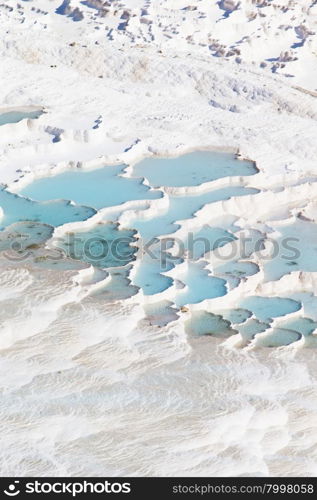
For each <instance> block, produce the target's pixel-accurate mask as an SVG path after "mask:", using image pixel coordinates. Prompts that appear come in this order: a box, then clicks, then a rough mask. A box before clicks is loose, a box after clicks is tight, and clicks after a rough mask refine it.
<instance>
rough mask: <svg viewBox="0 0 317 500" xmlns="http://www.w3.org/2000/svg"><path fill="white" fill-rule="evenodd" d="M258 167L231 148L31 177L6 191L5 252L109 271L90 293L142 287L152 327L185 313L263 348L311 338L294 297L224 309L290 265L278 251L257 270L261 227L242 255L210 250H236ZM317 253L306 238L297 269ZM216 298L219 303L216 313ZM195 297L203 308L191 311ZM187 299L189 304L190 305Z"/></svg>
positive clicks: (248, 300) (202, 328) (206, 330)
mask: <svg viewBox="0 0 317 500" xmlns="http://www.w3.org/2000/svg"><path fill="white" fill-rule="evenodd" d="M257 172H258V170H257V168H256V166H255V164H254V163H253V162H250V161H246V160H244V161H240V160H237V159H235V157H234V155H233V154H229V153H218V152H217V153H214V152H206V151H204V152H196V153H190V154H186V155H184V156H180V157H177V158H148V159H145V160H142V161H140V163H138V164H135V165H133V166H132V167H130V168H129V169H128V168H127V166H126V165H112V166H104V167H101V168H98V169H95V170H83V169H79V168H77V169H73V170H71V171H67V172H64V173H59V174H57V175H51V176H49V177H42V178H39V179H36V180H34V181H33V182H31V183H29V184H27V185H25V186H24V187H22V188H21V189H20V191H19V192H18V194H14V193H11V192H10V191H9V190H8V189H6V188H2V190H1V191H0V206H1V210H2V212H1V214H2V217H1V227H2V233H1V238H0V243H1V248H2V250H10V251H11V250H12V249H13V250H14V245H15V247H16V248H17V244H18V245H20V246H21V245H22V246H21V248H22V250H21V251H20V253H21V252H22V251H25V252H27V256H28V258H31V259H33V263H34V264H36V265H37V266H38V267H42V268H44V267H46V268H48V269H53V268H55V269H80V268H81V267H82V268H85V267H87V266H92V267H93V268H95V269H98V270H100V271H102V272H105V273H107V276H108V277H109V278H108V279H107V280H105V281H104V282H101V283H100V286H98V287H96V290H95V291H94V292H92V296H94V297H96V298H98V300H104V301H106V302H109V301H113V300H125V299H128V298H130V297H133V296H135V295H138V294H139V296H140V298H141V297H142V296H143V297H144V298H146V297H148V298H151V302H150V303H148V304H147V303H146V302H145V303H144V314H145V318H148V321H149V322H150V323H151V324H155V325H161V326H162V325H166V324H168V323H169V322H171V321H178V319H179V317H180V311H183V310H184V311H186V312H187V319H186V331H187V332H190V333H191V334H193V335H214V336H216V337H221V338H227V337H229V336H232V335H236V336H238V335H239V336H240V337H239V338H240V345H241V346H242V347H243V346H246V345H248V344H249V343H250V342H253V341H256V343H257V345H263V346H269V347H273V346H276V345H288V344H290V343H292V342H296V341H297V340H298V339H299V338H301V337H302V336H306V337H307V336H310V335H312V334H313V332H314V330H315V327H316V324H317V323H315V322H314V320H312V319H310V318H302V317H301V316H300V311H301V302H300V301H296V300H294V299H291V298H288V297H284V296H278V295H276V294H275V296H258V295H252V294H248V295H247V296H244V295H242V298H240V299H239V300H237V301H236V307H226V296H227V295H228V294H229V293H230V292H231V291H232V290H235V289H238V288H239V287H243V285H244V283H245V282H246V280H248V279H249V278H251V277H253V276H256V275H257V274H258V273H260V272H262V271H261V269H262V267H263V269H264V272H265V274H266V275H267V276H268V277H270V278H271V279H277V278H278V277H280V276H283V275H284V274H286V272H287V271H288V269H289V267H290V266H291V263H289V262H284V261H282V260H281V257H280V255H279V256H278V258H277V259H276V260H274V259H272V260H270V261H265V262H264V265H263V266H262V267H261V265H259V262H258V260H257V259H255V258H254V256H255V253H256V249H259V248H262V245H263V242H265V239H266V235H265V233H264V232H263V225H262V226H260V228H259V230H257V229H250V230H249V233H248V236H249V238H248V241H247V244H246V245H245V246H244V255H242V254H241V252H240V253H239V252H237V251H233V252H229V253H228V252H227V254H226V255H229V257H228V256H226V257H222V258H221V257H219V255H218V254H219V252H220V251H221V249H222V248H223V249H224V250H228V248H229V249H230V245H232V249H233V250H234V249H235V248H239V245H240V243H241V238H242V233H241V231H240V226H239V217H240V216H239V215H236V210H237V213H238V214H239V211H240V212H241V211H242V213H243V207H244V203H246V206H247V204H250V203H251V200H253V199H256V197H257V195H258V193H259V192H260V190H259V189H258V188H256V187H255V185H252V184H251V183H250V179H252V176H255V174H256V173H257ZM145 179H146V180H145ZM220 179H222V184H221V186H220V187H219V180H220ZM214 182H217V184H214ZM167 188H169V189H172V188H173V189H172V190H171V191H170V190H169V189H167ZM178 188H182V190H180V191H179V192H178V191H177V189H178ZM186 188H188V189H189V193H188V194H186ZM184 189H185V190H184ZM244 200H245V201H244ZM226 203H228V205H226ZM124 204H125V205H124ZM131 204H132V205H131ZM133 204H134V205H133ZM135 204H137V205H135ZM135 206H136V207H137V211H135V209H134V208H133V207H135ZM227 206H228V207H229V208H226V207H227ZM112 207H116V208H115V209H114V210H111V209H112ZM236 207H237V209H236ZM241 207H242V208H241ZM103 209H110V211H109V210H108V212H107V210H106V211H105V212H104V213H103V212H102V210H103ZM214 210H215V214H214ZM248 210H249V209H246V215H245V216H247V213H248ZM200 212H201V213H203V214H204V216H203V218H202V216H201V214H200ZM122 217H123V219H122ZM121 219H122V220H124V223H123V222H121ZM187 224H189V226H188V227H189V229H188V230H185V229H184V228H186V227H187V226H186V225H187ZM28 228H29V233H30V234H28V235H26V236H25V233H26V232H27V231H28ZM302 228H303V232H304V234H305V231H306V232H309V233H310V232H311V230H312V228H311V227H310V226H309V223H306V222H296V223H294V224H293V225H287V224H286V225H284V226H282V227H281V228H278V229H279V232H278V233H277V234H278V238H280V239H281V238H282V237H283V235H284V236H287V237H293V236H294V235H295V234H297V233H298V231H301V229H302ZM56 229H58V234H57V233H56V232H55V231H56ZM278 238H277V239H278ZM47 245H48V247H47V248H48V249H49V250H50V251H54V250H55V251H56V252H59V257H58V258H57V256H56V255H57V254H56V253H55V254H54V253H53V254H52V255H50V253H49V252H48V253H47V252H46V253H45V252H44V249H45V248H46V246H47ZM234 245H236V247H235V246H234ZM313 251H314V248H313V247H310V246H309V245H308V246H306V248H305V251H304V252H303V253H302V257H301V259H300V258H298V259H297V261H296V263H295V262H293V263H292V265H293V267H294V268H296V269H297V268H298V269H300V268H301V269H305V268H309V269H310V268H311V265H310V267H309V264H305V262H306V261H307V262H308V261H309V259H310V257H311V254H312V253H313ZM216 254H217V257H216V258H215V255H216ZM61 255H62V256H63V259H64V260H63V259H61V257H60V256H61ZM210 259H211V260H210ZM305 259H306V260H305ZM76 263H77V264H76ZM214 300H215V301H216V302H215V304H218V302H219V301H221V300H222V302H219V304H220V307H219V306H217V307H216V308H215V309H214V310H213V308H212V304H213V301H214ZM217 301H218V302H217ZM200 304H204V305H203V308H202V310H197V306H199V305H200ZM191 305H195V306H196V309H195V310H193V311H190V310H189V309H188V308H189V307H190V306H191ZM205 307H206V309H204V308H205ZM210 308H211V309H210ZM294 314H295V316H294ZM296 314H298V316H296Z"/></svg>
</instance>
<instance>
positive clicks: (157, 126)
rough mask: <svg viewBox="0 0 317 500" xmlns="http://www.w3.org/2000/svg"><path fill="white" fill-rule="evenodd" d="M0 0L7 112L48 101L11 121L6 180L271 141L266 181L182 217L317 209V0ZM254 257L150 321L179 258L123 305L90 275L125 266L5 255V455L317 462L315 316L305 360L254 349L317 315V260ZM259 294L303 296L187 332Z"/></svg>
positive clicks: (0, 143) (313, 465) (132, 463)
mask: <svg viewBox="0 0 317 500" xmlns="http://www.w3.org/2000/svg"><path fill="white" fill-rule="evenodd" d="M0 2H1V3H0V28H1V40H0V57H1V65H0V77H1V86H0V95H1V98H0V116H1V114H2V113H4V112H6V111H7V110H8V109H9V108H10V109H13V108H14V109H16V108H18V109H21V108H25V107H27V109H30V107H32V109H33V108H34V107H35V108H36V109H37V108H38V107H42V108H43V109H44V111H45V113H44V114H43V115H41V116H40V117H39V118H38V119H36V120H23V121H20V122H19V123H16V124H6V125H2V126H0V183H1V184H2V183H4V184H7V185H8V187H9V189H10V190H11V191H18V190H19V188H20V187H21V186H23V185H24V184H26V183H28V182H31V181H32V180H33V179H34V178H35V177H38V176H45V175H54V174H55V173H57V172H60V171H62V170H65V169H72V168H76V167H78V166H80V167H82V168H83V169H89V168H94V167H98V166H102V165H104V164H106V163H116V162H125V163H127V164H128V165H129V168H128V169H127V172H126V175H130V174H131V170H132V167H133V164H135V163H136V162H137V161H138V160H139V159H142V158H143V157H147V156H151V155H167V156H170V155H179V154H181V153H183V152H186V151H188V150H192V149H199V148H218V149H221V150H223V149H226V148H230V149H233V150H236V151H239V153H240V156H241V157H247V158H251V159H252V160H254V161H256V164H257V167H258V169H259V173H258V174H256V175H254V176H250V177H249V178H248V179H243V184H244V185H245V186H246V187H254V188H256V189H258V190H259V191H260V193H259V194H256V195H254V196H253V195H250V196H245V197H243V198H242V197H241V198H232V199H230V200H226V201H220V202H217V203H215V204H213V207H212V216H211V215H210V213H211V208H210V206H209V205H206V206H205V207H203V208H202V209H201V210H199V211H198V212H197V213H196V214H195V217H193V218H192V219H189V220H186V221H180V225H181V227H180V229H179V231H178V233H177V236H179V237H182V236H184V234H186V231H188V230H194V229H196V228H199V227H201V226H202V225H203V224H205V223H210V222H212V221H214V220H215V221H216V220H217V219H218V220H220V219H221V218H222V219H221V220H223V221H226V222H227V223H228V224H229V222H230V223H232V224H233V223H235V224H237V226H239V231H238V233H237V234H240V232H241V233H242V232H243V231H249V232H251V233H252V234H259V233H260V234H263V235H267V234H269V233H270V232H271V233H273V232H274V234H276V233H277V234H278V232H279V230H283V227H284V226H283V224H284V225H285V226H287V225H288V224H291V223H293V222H296V223H298V221H302V220H303V217H306V218H307V219H309V220H308V221H307V223H314V222H315V220H316V217H317V214H316V201H315V198H316V179H317V175H316V167H317V163H316V162H317V141H316V137H317V125H316V118H317V94H316V92H317V84H316V82H317V63H316V53H317V45H316V40H317V34H316V33H317V2H316V1H313V0H301V1H292V0H240V1H235V0H220V1H219V2H217V1H212V0H200V1H199V0H188V1H185V0H173V1H163V0H122V1H110V0H109V1H103V0H87V1H81V0H65V1H64V2H62V0H28V1H21V2H16V1H13V0H7V1H5V0H2V1H1V0H0ZM229 183H230V180H228V183H227V182H225V183H224V184H223V182H222V180H221V181H219V182H218V181H215V182H214V183H212V184H213V186H214V187H221V186H222V185H227V184H229ZM209 187H211V186H208V188H209ZM205 188H206V186H198V187H197V188H196V187H195V188H191V189H187V192H188V193H193V192H197V193H198V192H202V191H203V190H204V189H205ZM184 192H186V188H184V189H182V188H180V189H166V190H165V191H164V197H163V198H161V199H159V200H154V201H150V202H128V203H127V204H126V205H125V206H122V207H120V208H118V207H116V208H115V209H113V211H112V209H105V210H101V211H100V212H98V214H96V215H95V216H94V217H93V218H91V219H89V220H87V221H86V222H85V223H74V224H72V225H69V226H68V229H69V228H71V229H74V228H75V229H76V228H78V227H79V226H81V227H88V228H89V227H91V226H92V225H93V224H94V223H97V222H100V220H102V218H103V217H104V218H106V217H107V214H109V213H110V214H111V216H113V217H114V218H118V220H119V222H120V223H121V224H124V225H126V224H128V222H129V220H131V219H132V216H133V215H135V214H136V213H138V214H140V216H144V217H145V218H146V217H150V216H153V215H154V216H155V214H157V213H159V211H160V210H162V209H164V207H165V206H166V205H167V203H168V197H169V195H172V194H173V193H174V194H175V193H176V194H177V193H184ZM145 209H146V210H145ZM124 210H126V211H124ZM0 212H2V209H1V207H0ZM113 214H115V215H113ZM226 217H227V218H226ZM66 229H67V227H60V228H58V229H57V230H56V232H55V236H56V237H59V236H61V235H63V232H64V231H65V230H66ZM51 243H52V242H51ZM209 257H210V263H209V264H206V262H204V263H203V265H204V266H205V267H204V269H206V270H207V271H212V268H213V266H215V267H216V268H217V266H220V264H219V262H218V261H217V259H216V257H215V255H211V256H209ZM202 260H204V259H202ZM250 260H251V261H252V262H251V263H252V264H253V265H254V266H255V267H257V269H258V272H256V273H255V274H254V275H251V276H248V277H243V279H241V281H240V282H239V283H238V285H237V286H236V287H235V288H234V287H232V288H230V283H229V285H228V287H227V288H228V290H227V291H228V293H227V294H226V295H225V296H223V297H220V298H216V299H207V300H205V301H203V302H201V303H199V304H194V305H192V306H190V307H189V308H184V310H183V311H178V317H179V318H180V320H176V319H175V317H174V316H172V321H171V323H170V324H169V325H168V326H166V327H164V328H161V329H160V328H158V327H155V326H151V325H149V323H144V322H145V321H146V318H145V312H144V308H143V302H145V303H146V304H145V305H146V307H148V308H149V309H150V308H151V307H153V303H154V302H155V301H159V307H161V308H163V309H164V308H165V309H167V308H168V306H169V305H173V300H174V296H175V293H179V289H177V286H176V283H177V279H178V271H179V270H177V268H175V269H173V270H172V271H171V272H170V276H172V277H173V278H174V279H175V286H174V285H173V287H170V288H169V289H167V290H166V291H164V292H162V294H161V295H160V296H159V297H155V298H153V299H151V297H150V298H149V297H148V298H146V297H144V296H143V295H142V293H141V292H139V293H138V294H136V295H135V296H133V297H131V299H129V300H126V301H117V302H116V303H115V307H114V306H113V304H112V303H110V304H109V303H106V301H105V300H98V298H96V296H94V295H93V294H94V293H95V292H96V291H98V290H99V288H100V287H102V286H104V285H108V284H109V283H111V279H112V277H109V275H108V274H107V273H104V272H97V271H95V270H93V269H92V268H89V269H84V270H81V271H79V272H71V271H68V272H62V271H58V272H56V271H55V272H53V271H52V270H50V271H49V272H48V271H47V270H43V269H42V270H41V269H40V271H39V270H38V269H36V270H35V271H34V269H25V268H24V267H23V263H22V264H20V265H19V266H18V265H16V266H14V265H13V264H10V266H9V268H8V269H6V266H7V265H8V264H7V262H6V261H1V275H2V282H3V283H5V293H6V296H5V297H1V301H2V307H1V311H2V312H1V320H2V333H3V335H2V337H1V339H2V340H1V345H0V347H2V354H1V360H2V362H3V363H2V364H1V370H2V373H3V377H2V380H3V382H2V388H3V389H4V391H7V392H6V393H5V394H6V396H5V398H4V399H3V401H2V402H1V405H2V406H1V409H3V414H4V415H5V420H4V422H5V426H6V432H5V433H4V435H5V440H4V441H5V442H4V445H3V448H2V450H1V453H0V458H1V460H2V462H1V463H2V464H3V467H2V470H3V471H4V473H7V475H10V474H11V475H12V474H13V473H14V474H22V475H32V474H33V475H41V474H42V475H45V474H47V475H69V474H71V475H89V474H91V475H104V474H105V473H106V474H107V475H120V474H121V475H127V474H139V475H166V474H169V475H186V474H189V475H191V474H192V475H204V474H205V475H213V474H215V475H220V474H225V475H240V474H241V475H246V474H258V475H263V474H271V475H281V474H285V475H297V474H298V475H304V476H305V475H316V471H317V460H316V456H314V454H313V453H312V454H311V453H310V450H311V449H312V447H313V446H315V445H316V442H317V439H316V432H315V431H314V428H313V427H312V422H313V421H314V420H313V418H314V412H313V410H314V408H315V406H316V397H315V395H314V388H315V380H316V377H317V376H316V371H314V370H315V366H316V365H315V358H314V354H313V353H312V352H311V351H312V350H309V349H306V350H305V351H306V352H305V355H304V354H303V350H302V349H301V348H302V347H307V346H308V347H314V346H315V344H316V336H315V335H310V337H308V336H307V337H302V338H301V339H300V340H297V337H295V342H294V344H293V345H295V344H296V347H295V349H296V348H297V351H298V352H297V356H298V359H299V361H296V360H293V359H292V356H293V347H291V346H290V347H289V348H287V349H288V350H287V349H284V348H283V349H281V350H278V352H273V353H270V356H271V357H269V355H268V353H267V350H266V353H263V352H262V351H261V350H260V349H256V348H258V347H260V346H263V345H266V346H267V345H270V339H271V334H272V331H273V330H274V329H275V331H276V330H279V329H283V328H284V329H285V331H287V332H288V333H289V332H291V333H292V330H291V327H290V326H289V323H287V321H291V320H292V321H293V320H297V319H298V318H302V317H303V316H305V317H309V318H311V319H313V320H315V321H316V320H317V317H316V286H317V285H316V272H311V271H307V270H304V271H294V272H290V273H289V274H286V275H285V276H283V277H282V278H280V279H276V280H273V279H272V280H267V279H266V275H265V272H266V268H265V265H264V264H263V262H261V261H259V260H257V259H256V257H254V256H251V257H250ZM200 264H201V263H200ZM182 265H183V264H182ZM183 267H184V268H185V267H186V264H184V266H183ZM181 270H182V271H183V268H181ZM218 274H219V276H221V272H220V271H219V273H218ZM132 277H133V272H132V273H131V275H130V278H132ZM12 282H14V283H15V284H16V286H14V287H13V290H12ZM178 285H179V283H178ZM184 288H185V287H184ZM25 289H27V293H25ZM7 290H8V291H7ZM173 294H174V295H173ZM249 295H261V296H263V297H285V298H289V297H291V298H292V300H293V301H298V303H299V304H300V308H299V310H298V311H295V312H291V313H290V314H289V315H287V316H286V318H283V317H282V318H274V319H273V320H272V321H271V324H270V325H269V326H268V328H267V330H266V331H264V333H263V332H262V333H261V332H260V333H259V334H258V335H257V336H256V338H255V339H254V338H251V337H248V334H247V333H245V332H244V333H239V334H238V335H233V336H232V337H230V338H229V339H227V340H225V346H224V347H219V343H220V342H221V343H223V341H224V339H223V338H222V339H221V340H220V342H219V343H218V340H217V339H215V340H214V342H213V343H212V342H209V339H208V338H207V339H206V338H199V339H197V338H196V339H194V340H193V338H190V336H187V335H186V332H184V324H185V323H186V324H187V322H188V320H189V319H190V317H191V315H192V314H193V315H194V314H196V313H199V312H200V311H201V310H203V311H205V312H206V313H212V312H215V313H216V314H218V315H221V314H224V312H223V311H224V310H227V309H229V308H232V309H233V308H236V307H237V306H238V305H239V304H240V301H241V300H242V299H243V298H245V297H247V296H249ZM20 296H21V297H22V298H20V307H17V306H16V304H17V297H18V298H19V297H20ZM155 305H156V304H154V306H155ZM151 310H152V309H151ZM227 312H228V311H227ZM9 313H10V315H11V316H10V318H9V319H8V314H9ZM153 315H154V313H153ZM174 319H175V321H173V320H174ZM251 320H254V318H252V317H251V318H249V319H248V320H246V325H247V326H249V324H250V322H251ZM142 322H143V323H142ZM144 324H145V327H144ZM234 328H236V325H235V324H234ZM236 332H237V330H235V332H234V333H236ZM293 333H294V332H293ZM233 345H234V346H235V347H242V348H243V347H245V346H247V349H253V350H252V353H249V352H248V351H245V350H238V349H235V350H234V352H231V351H230V348H231V347H232V346H233ZM227 349H228V351H227ZM295 349H294V351H295ZM307 351H308V353H307ZM247 355H248V356H247ZM283 356H285V358H283ZM307 360H308V361H307ZM10 391H16V392H15V393H14V397H12V394H11V393H10ZM7 395H8V396H7ZM16 396H17V397H16ZM295 400H296V401H298V404H301V405H302V407H301V408H300V409H298V408H297V406H296V405H295V404H294V401H295ZM15 401H17V403H15ZM87 401H88V402H89V404H88V405H87ZM30 402H31V403H30ZM16 404H17V406H16ZM70 407H71V410H69V408H70ZM140 408H141V409H142V411H140ZM299 414H300V416H299ZM52 415H53V416H52ZM56 415H57V417H56ZM17 421H18V422H19V423H20V421H21V422H22V424H21V425H16V422H17ZM25 422H27V423H28V425H29V424H30V423H31V424H30V425H29V427H28V428H29V432H28V434H27V435H26V433H25ZM236 422H238V425H237V424H236ZM48 431H49V432H48ZM48 433H50V439H49V440H47V434H48ZM178 434H179V435H182V436H183V440H182V442H181V443H180V441H179V438H178ZM118 443H119V444H120V446H121V443H122V449H124V450H125V451H124V452H122V449H121V448H120V446H119V444H118ZM144 443H145V445H144ZM126 450H127V451H126ZM307 450H308V451H309V453H307ZM180 455H181V457H182V459H181V460H180ZM280 457H282V459H281V458H280ZM13 471H14V472H13Z"/></svg>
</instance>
